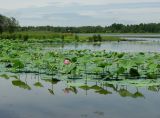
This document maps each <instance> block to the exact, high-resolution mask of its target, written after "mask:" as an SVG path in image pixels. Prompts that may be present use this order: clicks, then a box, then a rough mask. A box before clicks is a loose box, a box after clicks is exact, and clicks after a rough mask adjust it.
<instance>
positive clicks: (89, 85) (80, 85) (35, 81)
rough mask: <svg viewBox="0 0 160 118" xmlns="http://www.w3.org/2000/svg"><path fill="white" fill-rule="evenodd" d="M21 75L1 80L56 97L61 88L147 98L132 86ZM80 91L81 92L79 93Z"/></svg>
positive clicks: (151, 88) (154, 88)
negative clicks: (42, 90)
mask: <svg viewBox="0 0 160 118" xmlns="http://www.w3.org/2000/svg"><path fill="white" fill-rule="evenodd" d="M18 76H19V75H17V76H16V75H7V74H3V76H1V78H5V79H6V78H7V79H9V80H11V83H12V85H13V86H15V87H19V88H21V89H25V90H32V88H33V87H36V88H37V89H38V88H41V89H47V90H48V92H49V93H50V94H51V95H55V93H56V92H57V91H56V90H54V87H55V88H57V87H58V88H59V90H58V91H62V92H63V93H64V94H65V95H69V94H75V95H76V94H82V91H84V92H85V95H86V96H87V95H89V94H90V93H92V92H94V94H95V95H96V94H98V95H111V94H117V95H119V96H120V97H130V98H145V95H144V94H143V93H142V92H141V91H140V90H139V89H141V88H138V87H136V86H135V87H134V86H132V87H131V86H130V85H121V84H111V83H108V82H105V81H94V82H93V81H91V82H90V81H86V80H87V79H85V80H81V81H80V80H62V81H60V80H58V79H56V78H52V77H47V78H43V77H41V76H40V75H35V74H29V75H26V74H22V75H21V76H19V77H18ZM145 88H147V89H146V90H147V91H152V92H159V91H160V85H157V86H149V87H145ZM79 91H81V92H80V93H79Z"/></svg>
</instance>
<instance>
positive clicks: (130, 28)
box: [20, 23, 160, 33]
mask: <svg viewBox="0 0 160 118" xmlns="http://www.w3.org/2000/svg"><path fill="white" fill-rule="evenodd" d="M20 31H51V32H61V33H160V23H148V24H143V23H141V24H138V25H124V24H116V23H114V24H112V25H110V26H105V27H102V26H81V27H53V26H37V27H34V26H28V27H20Z"/></svg>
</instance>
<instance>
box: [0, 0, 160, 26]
mask: <svg viewBox="0 0 160 118" xmlns="http://www.w3.org/2000/svg"><path fill="white" fill-rule="evenodd" d="M0 14H3V15H6V16H13V17H15V18H16V19H17V20H18V21H19V22H20V25H25V26H28V25H34V26H37V25H54V26H84V25H102V26H104V25H110V24H112V23H123V24H138V23H152V22H160V0H0Z"/></svg>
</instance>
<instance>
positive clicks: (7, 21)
mask: <svg viewBox="0 0 160 118" xmlns="http://www.w3.org/2000/svg"><path fill="white" fill-rule="evenodd" d="M106 24H107V23H106ZM15 31H18V32H21V31H31V32H32V31H50V32H55V33H160V23H148V24H144V23H141V24H134V25H131V24H130V25H124V24H119V23H114V24H112V25H110V26H107V25H106V26H79V27H64V26H20V25H19V23H18V21H17V20H16V19H15V18H13V17H11V18H8V17H6V16H3V15H0V33H3V32H9V33H13V32H15Z"/></svg>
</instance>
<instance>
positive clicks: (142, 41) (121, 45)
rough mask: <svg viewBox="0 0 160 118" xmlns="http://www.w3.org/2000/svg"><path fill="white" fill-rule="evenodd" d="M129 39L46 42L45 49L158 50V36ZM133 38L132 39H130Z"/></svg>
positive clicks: (159, 41)
mask: <svg viewBox="0 0 160 118" xmlns="http://www.w3.org/2000/svg"><path fill="white" fill-rule="evenodd" d="M127 39H128V40H130V41H120V42H118V41H110V42H101V43H100V42H96V43H91V42H90V43H73V44H70V43H69V44H64V43H63V44H46V46H45V47H44V50H45V51H51V50H55V49H62V50H84V49H88V50H95V51H97V50H106V51H107V52H110V51H112V52H159V51H160V48H159V47H160V38H127ZM132 40H133V41H132Z"/></svg>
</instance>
